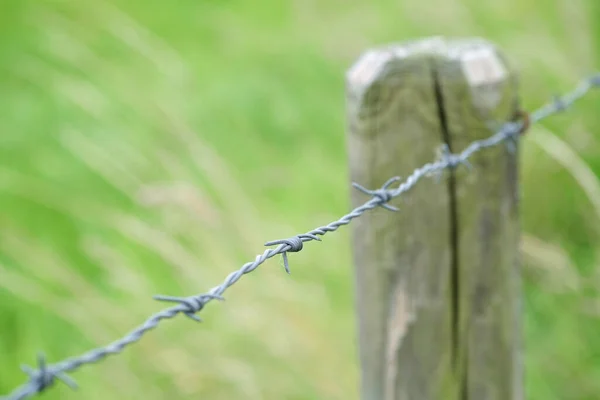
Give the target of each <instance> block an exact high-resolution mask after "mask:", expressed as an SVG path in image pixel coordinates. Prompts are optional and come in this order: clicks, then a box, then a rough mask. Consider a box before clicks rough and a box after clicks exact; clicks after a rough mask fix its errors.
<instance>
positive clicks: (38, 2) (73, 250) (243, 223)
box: [0, 0, 600, 400]
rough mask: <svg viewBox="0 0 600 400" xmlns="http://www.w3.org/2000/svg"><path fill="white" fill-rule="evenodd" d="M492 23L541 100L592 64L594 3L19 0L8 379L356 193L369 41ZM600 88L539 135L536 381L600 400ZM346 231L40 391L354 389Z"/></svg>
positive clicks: (341, 206) (530, 268)
mask: <svg viewBox="0 0 600 400" xmlns="http://www.w3.org/2000/svg"><path fill="white" fill-rule="evenodd" d="M430 35H444V36H483V37H485V38H487V39H489V40H492V41H494V42H496V43H497V44H498V45H499V46H500V47H501V48H502V49H503V50H504V51H505V53H506V54H507V55H508V56H509V58H510V59H511V62H512V63H513V64H514V65H515V66H516V67H517V68H518V69H519V72H520V76H521V87H522V93H523V102H524V105H525V107H526V108H528V109H530V108H533V107H537V106H538V105H540V104H542V103H543V102H545V101H546V100H547V99H548V98H549V97H550V96H552V95H553V94H555V93H560V92H564V91H566V90H569V89H570V88H571V87H572V86H573V85H574V84H575V83H576V82H577V81H578V80H579V79H580V78H582V77H584V76H586V75H588V74H589V73H591V72H593V71H594V70H595V69H597V67H598V65H599V64H600V63H599V61H600V59H599V57H600V3H599V2H598V1H597V0H568V1H567V0H555V1H550V0H503V1H500V0H493V1H489V2H483V1H479V0H455V1H448V0H432V1H429V2H425V1H417V0H409V1H402V2H398V1H383V2H378V3H376V4H372V5H368V3H361V2H356V1H350V2H348V1H343V2H342V1H339V0H328V1H320V2H317V1H312V0H304V1H294V2H274V1H273V2H270V1H267V0H253V1H249V0H229V1H223V2H213V1H206V0H205V1H197V0H194V1H192V0H178V1H171V2H159V1H152V2H149V1H141V0H130V1H124V0H122V1H105V0H97V1H94V2H92V1H89V2H76V1H72V0H62V1H60V0H53V1H51V0H4V1H3V2H2V3H0V85H1V86H0V94H1V95H0V110H1V111H0V121H1V122H0V209H1V210H2V212H1V213H0V359H1V360H2V361H1V362H0V393H6V392H9V391H10V390H11V389H12V388H14V387H15V386H17V385H19V384H21V383H22V382H23V379H24V376H23V375H22V374H21V372H20V371H19V368H18V366H19V364H21V363H32V362H34V359H35V353H36V352H37V351H38V350H43V351H44V352H45V353H46V354H47V356H48V358H49V360H50V361H51V362H52V361H56V360H59V359H63V358H65V357H68V356H71V355H77V354H80V353H82V352H83V351H85V350H88V349H90V348H92V347H96V346H98V345H100V344H106V343H108V342H110V341H112V340H114V339H116V338H117V337H120V336H121V335H122V334H124V333H126V332H128V331H129V330H130V329H131V328H132V327H133V326H135V325H137V324H138V323H140V322H141V321H142V320H143V319H144V318H145V317H146V316H147V315H149V314H150V313H152V312H155V311H157V310H158V309H159V308H160V307H162V305H161V304H157V303H156V302H154V301H152V299H151V296H152V295H153V294H156V293H164V294H171V295H191V294H194V293H198V292H203V291H206V290H208V289H210V288H211V287H213V286H214V285H217V284H219V283H220V282H221V281H222V280H223V278H225V276H226V275H227V274H229V273H230V272H231V271H233V270H235V269H237V268H239V266H241V265H242V264H243V263H245V262H247V261H250V260H252V259H253V258H254V256H255V255H256V254H258V253H260V252H262V251H263V244H264V242H265V241H267V240H271V239H275V238H279V237H285V236H289V235H292V234H295V233H298V232H304V231H306V230H308V229H311V228H314V227H315V226H318V225H321V224H323V223H326V222H329V221H331V220H333V219H334V218H337V217H339V216H340V215H342V214H344V213H345V212H346V211H347V210H348V209H349V190H350V189H349V187H348V173H347V164H346V161H347V160H346V152H345V149H346V147H345V136H344V128H345V127H344V74H345V71H346V70H347V68H348V67H349V66H350V64H352V62H354V61H355V60H356V59H357V57H358V56H359V55H360V53H361V52H363V51H364V50H366V49H368V48H369V47H372V46H377V45H380V44H383V43H387V42H393V41H403V40H407V39H412V38H417V37H424V36H430ZM598 101H600V97H599V96H598V94H592V95H590V96H588V97H587V98H586V99H585V100H583V101H581V102H579V103H577V105H576V106H575V108H574V109H573V110H572V111H570V112H569V113H566V114H563V115H560V116H556V117H553V118H551V119H549V120H548V121H547V122H544V123H543V125H539V126H536V127H535V128H534V129H532V130H531V131H530V135H529V136H528V137H527V138H526V139H525V140H524V142H523V150H524V151H523V153H522V160H523V164H522V184H521V188H522V207H521V212H522V222H523V230H524V241H523V251H524V258H523V261H524V278H525V287H524V289H525V300H526V301H525V316H524V317H525V336H526V357H525V362H526V392H527V398H528V399H536V400H537V399H540V400H541V399H543V400H552V399H557V400H558V399H560V400H570V399H597V398H599V397H600V339H599V336H598V332H600V302H599V300H600V297H598V294H599V291H600V269H599V268H598V265H600V253H599V251H598V250H599V249H600V246H598V243H599V239H600V229H599V228H598V226H600V224H599V222H600V213H599V210H598V208H597V207H596V206H595V205H596V204H598V202H600V198H599V197H598V196H597V195H596V194H595V193H597V191H596V190H597V188H596V187H597V186H598V185H600V179H598V178H597V177H598V175H599V174H600V141H599V140H600V133H599V132H600V128H599V127H600V121H599V117H598V113H597V104H598ZM348 233H349V230H348V229H342V230H341V231H339V232H338V233H337V234H335V235H333V234H332V235H331V236H329V237H327V239H326V240H325V241H324V242H323V243H312V244H311V245H310V248H308V246H307V249H306V251H303V252H302V253H298V254H294V255H293V257H292V260H291V263H292V270H293V272H292V276H291V277H290V276H287V275H286V274H285V273H283V272H282V268H281V265H280V264H279V262H278V261H276V260H272V261H270V262H267V263H266V264H265V265H264V266H262V267H261V268H259V269H258V270H257V271H255V272H254V273H252V274H249V275H247V276H245V277H244V278H243V279H242V280H241V281H240V282H239V283H238V284H236V286H235V287H234V288H232V289H231V290H229V291H228V292H227V296H226V297H227V302H226V303H224V304H211V305H210V306H208V307H207V309H206V310H204V311H203V312H202V317H203V319H204V320H205V322H204V323H203V324H202V325H196V324H194V323H192V322H191V321H190V320H188V319H185V318H177V319H176V320H174V321H172V322H168V323H165V324H164V325H163V326H162V327H161V328H160V329H158V330H156V331H154V332H152V333H150V334H149V335H147V336H146V337H145V338H144V339H143V340H142V341H141V342H140V343H138V344H136V345H135V346H133V347H131V348H129V349H128V350H127V351H125V352H124V353H123V354H122V355H120V356H119V357H111V358H109V359H107V360H105V361H104V362H102V363H99V364H97V365H94V366H88V367H85V368H82V369H81V370H79V371H78V372H76V373H75V374H74V375H73V377H74V378H76V379H77V380H78V382H79V384H80V386H81V390H80V391H79V392H72V391H70V390H69V389H68V388H66V387H64V386H57V387H55V388H53V389H51V390H50V391H48V393H47V394H44V395H43V396H44V398H45V399H59V398H60V399H89V400H93V399H107V398H115V399H142V398H143V399H165V398H171V399H175V398H209V399H238V398H246V399H348V398H350V399H357V398H358V395H357V385H358V367H357V362H356V359H357V357H356V348H355V326H354V323H355V322H354V303H353V301H354V300H353V277H352V264H351V258H350V248H349V235H348Z"/></svg>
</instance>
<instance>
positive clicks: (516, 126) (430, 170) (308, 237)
mask: <svg viewBox="0 0 600 400" xmlns="http://www.w3.org/2000/svg"><path fill="white" fill-rule="evenodd" d="M599 86H600V73H599V74H596V75H593V76H592V77H590V78H588V79H586V80H584V81H582V82H581V83H580V84H579V85H578V86H577V87H576V88H575V89H574V90H573V91H572V92H570V93H567V94H566V95H564V96H562V97H556V98H555V99H554V101H552V102H551V103H549V104H547V105H545V106H543V107H541V108H539V109H538V110H536V111H535V112H533V113H532V114H530V115H528V118H527V121H520V122H507V123H505V124H503V125H502V126H501V127H500V128H499V129H498V130H497V132H496V133H495V134H493V135H492V136H490V137H488V138H487V139H483V140H478V141H474V142H472V143H471V144H470V145H469V146H467V147H466V148H465V149H464V150H463V151H462V152H460V153H458V154H453V153H451V151H450V148H449V147H448V146H443V147H442V148H441V150H440V154H439V157H438V159H437V161H435V162H431V163H428V164H425V165H423V166H421V167H419V168H417V169H415V170H414V171H413V172H412V174H410V175H409V176H408V177H407V178H406V180H405V181H404V182H402V183H401V184H399V185H398V186H397V187H396V188H391V186H392V185H393V184H395V183H398V182H400V181H401V179H400V177H393V178H391V179H389V180H388V181H387V182H385V183H384V184H383V185H382V186H381V188H379V189H375V190H369V189H366V188H364V187H363V186H361V185H359V184H357V183H353V186H354V188H356V189H358V190H360V191H361V192H363V193H365V194H367V195H369V196H371V199H370V200H369V201H367V202H366V203H364V204H363V205H361V206H359V207H357V208H355V209H354V210H352V211H351V212H350V213H348V214H346V215H345V216H343V217H341V218H340V219H338V220H337V221H334V222H331V223H329V224H328V225H325V226H321V227H319V228H316V229H313V230H312V231H310V232H307V233H304V234H300V235H296V236H293V237H290V238H287V239H279V240H273V241H270V242H267V243H265V246H273V245H278V246H277V247H276V248H269V249H267V250H265V251H264V252H263V254H260V255H257V256H256V258H255V260H254V261H252V262H248V263H246V264H244V265H243V266H242V267H241V268H240V269H239V270H237V271H235V272H232V273H230V274H229V275H228V276H227V277H226V278H225V280H224V281H223V283H221V285H219V286H216V287H214V288H212V289H211V290H209V291H208V293H204V294H199V295H194V296H189V297H174V296H166V295H157V296H154V299H155V300H159V301H165V302H172V303H177V305H176V306H174V307H171V308H168V309H165V310H162V311H159V312H158V313H156V314H154V315H152V316H150V317H149V318H148V319H147V320H146V321H145V322H144V323H143V324H142V325H140V326H138V327H137V328H135V329H134V330H133V331H132V332H130V333H129V334H127V335H125V336H124V337H123V338H121V339H119V340H117V341H115V342H113V343H111V344H109V345H107V346H104V347H99V348H97V349H94V350H90V351H88V352H87V353H84V354H82V355H79V356H77V357H74V358H70V359H66V360H64V361H61V362H59V363H57V364H54V365H47V364H46V361H45V358H44V357H43V355H41V354H40V355H38V367H37V369H33V368H31V367H28V366H22V367H21V369H22V370H23V371H24V372H25V373H26V374H27V375H28V376H29V380H28V381H27V382H26V383H25V384H24V385H22V386H21V387H19V388H17V389H15V390H14V391H13V392H12V393H10V394H9V395H7V396H5V397H0V399H2V400H22V399H26V398H29V397H31V396H33V395H35V394H38V393H41V392H43V391H45V390H47V389H48V388H49V387H51V386H53V384H54V383H55V382H56V380H60V381H62V382H64V383H65V384H67V385H68V386H70V387H71V388H73V389H75V388H76V387H77V386H76V384H75V382H74V381H73V380H72V379H71V378H70V377H68V376H67V375H66V372H69V371H73V370H75V369H78V368H79V367H81V366H83V365H86V364H92V363H95V362H98V361H101V360H103V359H105V358H106V357H107V356H109V355H112V354H119V353H121V351H123V349H124V348H125V347H126V346H128V345H130V344H132V343H135V342H137V341H139V340H140V339H141V337H142V336H143V335H144V334H145V333H146V332H148V331H149V330H151V329H154V328H156V327H157V326H158V324H159V323H160V322H161V321H162V320H164V319H171V318H174V317H175V316H177V315H178V314H183V315H185V316H186V317H188V318H190V319H193V320H194V321H198V322H201V321H202V320H201V319H200V317H198V316H197V315H196V314H197V313H198V312H199V311H201V310H202V309H203V308H204V307H205V306H206V304H208V303H209V302H210V301H212V300H220V301H223V300H224V298H223V296H222V294H223V292H225V290H226V289H227V288H229V287H230V286H232V285H233V284H234V283H236V282H237V281H238V280H239V279H240V278H241V277H242V275H245V274H247V273H250V272H252V271H254V270H255V269H256V268H258V266H259V265H261V264H262V263H264V262H265V261H266V260H267V259H269V258H272V257H274V256H276V255H278V254H281V255H282V257H283V263H284V268H285V270H286V272H287V273H288V274H289V273H290V268H289V261H288V257H287V253H289V252H299V251H301V250H302V249H303V246H304V242H307V241H312V240H316V241H321V238H320V237H319V236H323V235H325V234H326V233H327V232H333V231H336V230H337V229H338V228H339V227H341V226H343V225H348V224H349V223H350V222H351V221H352V220H353V219H355V218H358V217H360V216H361V215H362V214H364V213H365V212H367V211H369V210H372V209H374V208H377V207H383V208H385V209H387V210H389V211H395V212H397V211H399V209H398V208H397V207H394V206H392V205H390V204H388V203H389V202H390V201H391V200H392V199H394V198H395V197H398V196H400V195H401V194H403V193H405V192H407V191H409V190H410V189H412V188H413V187H414V186H415V185H416V184H417V183H418V182H419V181H420V180H421V179H423V178H425V177H429V176H437V177H438V178H439V176H440V175H441V173H442V172H443V171H444V170H447V169H454V168H456V167H458V166H460V165H464V166H466V167H467V168H469V169H471V168H472V166H471V164H470V163H469V162H468V159H469V157H471V156H472V155H473V154H475V153H477V152H479V151H481V150H483V149H486V148H489V147H493V146H496V145H498V144H500V143H504V144H505V145H506V146H507V150H508V151H511V152H512V151H515V150H516V142H517V140H518V139H519V136H520V135H521V133H522V132H523V130H524V129H525V128H526V127H527V126H528V125H529V123H535V122H539V121H541V120H542V119H544V118H546V117H549V116H550V115H553V114H556V113H559V112H562V111H565V110H566V109H568V108H569V107H570V106H571V105H572V104H573V103H574V102H575V101H576V100H578V99H580V98H581V97H583V96H584V95H586V94H587V93H588V92H589V91H590V89H592V88H593V87H599Z"/></svg>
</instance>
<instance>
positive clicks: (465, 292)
mask: <svg viewBox="0 0 600 400" xmlns="http://www.w3.org/2000/svg"><path fill="white" fill-rule="evenodd" d="M597 86H600V74H597V75H594V76H592V77H591V78H589V79H586V80H584V81H582V82H581V83H580V84H579V86H577V88H576V89H575V90H574V91H572V92H571V93H568V94H566V95H565V96H563V97H557V98H556V99H554V101H552V102H551V103H549V104H547V105H545V106H543V107H541V108H540V109H538V110H537V111H535V112H533V113H531V114H528V113H525V112H523V111H522V110H521V109H520V108H519V96H518V85H517V76H516V73H515V72H514V71H513V70H512V69H511V67H510V65H509V64H508V63H507V61H506V59H505V57H504V56H503V54H502V53H501V52H500V51H499V50H498V49H497V48H496V47H495V46H494V45H493V44H491V43H489V42H487V41H484V40H480V39H469V40H455V41H446V40H443V39H441V38H431V39H423V40H417V41H412V42H408V43H405V44H402V45H397V46H389V47H385V48H380V49H375V50H371V51H368V52H366V53H365V54H364V55H363V56H362V57H361V58H360V59H359V60H358V62H357V63H356V64H355V65H354V66H353V67H352V68H351V69H350V71H349V72H348V75H347V97H348V110H347V116H348V127H349V136H348V143H349V154H350V169H351V178H352V179H353V180H354V181H358V182H361V183H362V184H364V185H367V186H372V187H376V186H378V185H380V184H381V183H382V182H385V183H384V184H383V185H382V186H380V188H378V189H374V190H369V189H366V188H365V187H363V186H361V185H359V184H356V183H354V184H353V185H354V187H355V188H357V189H358V191H357V192H355V193H354V194H353V196H352V202H353V204H354V205H355V208H354V209H353V210H352V211H351V212H350V213H348V214H346V215H345V216H343V217H341V218H340V219H338V220H337V221H334V222H331V223H329V224H328V225H324V226H321V227H318V228H316V229H314V230H312V231H310V232H307V233H304V234H299V235H296V236H293V237H290V238H287V239H281V240H275V241H270V242H267V243H266V244H265V245H266V246H276V247H271V248H269V249H267V250H265V251H264V252H263V253H262V254H260V255H257V256H256V258H255V260H254V261H252V262H248V263H246V264H244V265H243V266H242V267H241V268H240V269H239V270H237V271H235V272H233V273H231V274H230V275H229V276H227V277H226V278H225V280H224V281H223V283H222V284H220V285H219V286H216V287H214V288H212V289H211V290H209V291H208V292H207V293H205V294H199V295H195V296H189V297H172V296H162V295H161V296H155V297H154V298H155V299H156V300H160V301H166V302H173V303H176V304H175V305H174V306H172V307H170V308H167V309H164V310H163V311H160V312H158V313H156V314H154V315H152V316H150V317H149V318H148V319H147V320H146V321H145V322H144V323H143V324H142V325H140V326H139V327H137V328H135V329H134V330H133V331H132V332H131V333H129V334H127V335H125V336H124V337H123V338H121V339H119V340H117V341H115V342H113V343H111V344H109V345H107V346H104V347H99V348H97V349H94V350H91V351H88V352H87V353H84V354H82V355H80V356H77V357H73V358H68V359H65V360H63V361H61V362H58V363H56V364H52V365H47V364H46V361H45V359H44V357H43V355H41V354H40V355H38V366H37V368H36V369H34V368H31V367H28V366H23V367H22V369H23V371H24V372H25V373H26V374H27V375H28V376H29V380H28V381H27V382H26V383H25V384H24V385H22V386H21V387H19V388H17V389H15V390H14V391H13V392H12V393H10V394H8V395H7V396H5V397H2V398H3V399H5V400H20V399H25V398H29V397H31V396H33V395H35V394H38V393H41V392H43V391H45V390H47V389H48V388H50V387H51V386H52V385H53V384H54V383H55V382H56V381H57V380H60V381H62V382H64V383H66V384H67V385H69V386H71V387H72V388H76V384H75V382H74V381H73V380H72V379H71V378H69V377H68V376H67V375H66V373H68V372H72V371H74V370H76V369H78V368H80V367H81V366H83V365H86V364H92V363H95V362H98V361H101V360H103V359H105V358H106V357H108V356H109V355H114V354H119V353H120V352H121V351H122V350H123V349H124V348H125V347H126V346H128V345H131V344H133V343H135V342H137V341H138V340H140V339H141V338H142V336H143V335H144V334H146V333H147V332H148V331H150V330H152V329H154V328H156V327H157V326H158V325H159V323H160V322H161V321H163V320H165V319H170V318H174V317H175V316H177V315H179V314H183V315H185V316H187V317H189V318H191V319H193V320H196V321H201V320H200V318H199V317H198V316H197V315H196V314H197V313H198V312H199V311H201V310H202V309H203V308H204V307H205V306H206V304H208V303H209V302H210V301H212V300H223V297H222V296H223V294H224V292H225V291H226V290H227V288H229V287H230V286H232V285H233V284H234V283H236V282H237V281H238V280H239V279H240V278H241V277H242V276H243V275H244V274H247V273H250V272H252V271H254V270H255V269H256V268H258V266H259V265H261V264H262V263H264V262H265V261H266V260H268V259H269V258H272V257H274V256H276V255H279V254H281V255H282V257H283V261H284V267H285V269H286V271H287V272H288V273H290V270H289V262H288V253H292V252H298V251H301V250H302V249H303V244H304V243H305V242H310V241H313V240H321V236H323V235H325V234H326V233H328V232H334V231H336V230H337V229H338V228H340V227H341V226H343V225H348V224H350V222H352V221H353V220H357V221H356V223H355V224H354V225H353V242H354V243H353V251H354V260H355V268H356V279H357V286H356V290H357V293H356V302H357V305H356V307H357V316H358V325H359V347H360V365H361V380H362V382H361V399H363V400H375V399H377V400H378V399H385V400H398V399H420V400H421V399H422V400H427V399H465V398H469V399H477V400H480V399H502V400H504V399H507V400H508V399H512V400H517V399H521V398H522V397H523V394H522V382H521V365H520V361H519V357H520V356H519V354H520V351H521V349H520V322H519V321H520V305H519V300H518V299H519V297H520V293H519V291H520V289H519V273H518V265H519V262H518V254H517V253H518V240H519V224H518V179H517V175H518V174H517V172H518V168H517V164H518V163H517V156H518V142H519V137H520V135H521V134H522V133H523V132H524V131H525V130H526V129H527V127H528V126H529V124H530V123H536V122H539V121H541V120H542V119H544V118H546V117H548V116H551V115H553V114H555V113H558V112H560V111H564V110H566V109H567V108H568V107H569V106H570V105H571V104H572V103H574V102H575V101H576V100H578V99H579V98H581V97H583V96H584V95H585V94H587V93H588V92H589V90H590V89H591V88H593V87H597ZM490 131H492V132H495V133H494V134H493V135H491V136H488V135H489V132H490ZM501 144H503V145H504V146H500V145H501ZM435 148H437V149H439V154H438V159H437V160H434V161H431V162H429V161H427V160H429V159H430V157H431V155H432V152H433V149H435ZM406 149H410V151H406ZM453 149H462V151H460V152H456V153H453V152H452V151H453ZM486 149H487V150H488V151H487V152H484V151H483V150H486ZM414 165H422V166H421V167H419V168H417V169H414V170H413V168H414V167H413V166H414ZM461 165H463V166H465V168H458V167H459V166H461ZM446 170H447V171H448V174H447V179H446V181H445V185H444V184H441V178H442V174H443V172H444V171H446ZM404 171H406V172H407V178H406V179H405V180H404V181H402V180H401V178H399V177H393V178H391V179H388V177H389V176H391V175H393V174H395V173H399V172H404ZM411 171H412V172H411ZM429 177H433V178H435V179H433V180H431V179H430V180H425V179H424V178H429ZM417 183H419V184H420V190H418V191H417V190H414V191H413V193H412V194H413V196H412V197H411V198H410V199H409V202H407V203H406V204H405V205H404V206H403V208H404V209H403V210H402V212H397V213H394V214H390V213H388V212H387V211H399V209H398V208H397V207H394V206H392V205H391V204H389V203H390V202H391V201H392V200H393V199H395V198H397V197H399V196H401V195H402V194H404V193H406V192H408V191H410V190H413V189H414V188H415V187H416V186H417ZM393 185H396V186H395V187H394V186H393ZM365 195H367V196H369V197H371V198H370V199H369V200H367V201H366V202H364V203H362V199H363V197H364V196H365ZM367 211H372V212H370V213H367ZM359 217H360V218H359Z"/></svg>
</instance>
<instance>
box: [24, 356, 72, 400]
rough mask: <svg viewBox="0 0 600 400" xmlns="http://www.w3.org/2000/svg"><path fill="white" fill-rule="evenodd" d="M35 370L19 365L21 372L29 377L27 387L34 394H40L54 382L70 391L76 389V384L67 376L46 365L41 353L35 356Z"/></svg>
mask: <svg viewBox="0 0 600 400" xmlns="http://www.w3.org/2000/svg"><path fill="white" fill-rule="evenodd" d="M37 365H38V368H37V369H33V368H31V367H30V366H28V365H21V370H22V371H23V372H24V373H26V374H27V376H29V387H30V389H31V391H33V392H34V393H41V392H42V391H44V390H45V389H47V388H49V387H50V386H52V385H53V384H54V382H55V381H56V380H59V381H61V382H63V383H64V384H65V385H67V386H69V387H70V388H71V389H74V390H75V389H77V383H75V381H74V380H73V379H72V378H71V377H69V376H68V375H66V374H64V373H62V372H60V371H55V370H54V368H52V367H49V366H48V365H47V364H46V357H45V356H44V354H43V353H38V355H37Z"/></svg>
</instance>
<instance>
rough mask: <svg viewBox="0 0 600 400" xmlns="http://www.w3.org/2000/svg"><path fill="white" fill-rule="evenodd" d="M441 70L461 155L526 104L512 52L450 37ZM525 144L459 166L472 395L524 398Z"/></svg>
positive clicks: (466, 356)
mask: <svg viewBox="0 0 600 400" xmlns="http://www.w3.org/2000/svg"><path fill="white" fill-rule="evenodd" d="M446 47H447V51H446V52H445V54H442V55H440V56H439V57H437V58H436V71H437V74H438V80H439V82H440V88H441V92H442V101H443V107H444V109H445V114H446V119H447V123H448V130H449V138H450V140H449V145H450V147H451V150H452V151H453V152H459V151H462V150H463V149H464V148H465V147H466V146H467V145H468V144H469V143H470V142H472V141H474V140H477V139H483V138H486V137H488V136H489V135H490V134H491V133H492V131H491V130H490V129H489V124H488V123H489V122H496V123H500V124H501V123H503V122H505V121H507V120H510V119H512V118H513V116H514V115H515V113H516V111H517V109H518V107H519V105H518V102H519V98H518V88H517V77H516V74H515V72H514V71H513V69H512V68H511V67H510V65H509V64H508V62H507V60H506V58H505V56H504V55H503V54H502V53H501V52H500V51H499V50H498V49H497V48H496V47H495V46H494V45H493V44H492V43H490V42H487V41H485V40H481V39H472V40H455V41H448V42H447V45H446ZM517 156H518V147H515V151H514V152H512V153H511V152H510V151H509V150H508V148H507V147H506V146H497V147H494V148H491V149H487V150H484V151H482V152H480V153H477V154H475V155H474V156H473V157H472V158H471V159H470V161H471V164H472V165H473V167H474V168H473V170H472V171H468V170H465V169H459V170H457V171H456V191H455V196H456V204H457V210H456V213H457V218H456V220H457V223H458V226H457V229H456V231H457V234H458V238H457V259H458V265H459V271H458V272H459V282H460V288H459V309H458V312H459V321H460V323H459V325H460V329H459V337H460V355H461V365H462V367H463V368H462V370H461V371H460V372H461V374H464V377H463V379H464V389H463V391H464V393H465V395H464V396H463V397H464V398H466V399H470V400H471V399H472V400H475V399H476V400H521V399H522V398H523V394H522V380H521V379H522V378H521V376H522V370H521V365H520V353H521V351H522V349H521V348H520V346H521V337H520V334H521V331H520V328H521V324H520V320H519V318H520V316H521V313H520V300H519V299H520V296H521V290H520V273H519V270H518V266H519V262H518V242H519V235H520V226H519V217H518V169H517Z"/></svg>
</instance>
